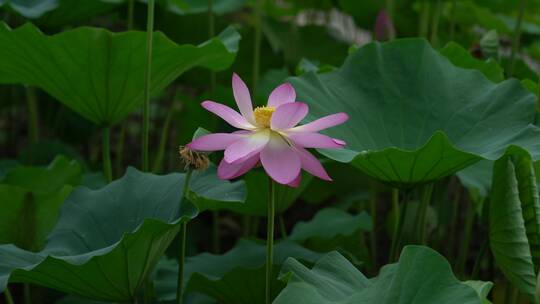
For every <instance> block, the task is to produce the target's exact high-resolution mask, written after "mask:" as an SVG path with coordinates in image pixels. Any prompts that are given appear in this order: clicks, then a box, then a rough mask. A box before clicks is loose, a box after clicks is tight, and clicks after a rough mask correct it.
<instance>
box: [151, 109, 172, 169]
mask: <svg viewBox="0 0 540 304" xmlns="http://www.w3.org/2000/svg"><path fill="white" fill-rule="evenodd" d="M173 113H174V111H172V110H169V111H168V113H167V116H166V117H165V122H164V123H163V129H161V135H160V137H159V146H158V152H157V153H156V156H155V158H154V164H153V165H152V172H154V173H159V172H160V171H161V169H162V168H163V159H164V156H165V149H166V148H167V142H168V139H169V130H170V129H171V120H172V116H173Z"/></svg>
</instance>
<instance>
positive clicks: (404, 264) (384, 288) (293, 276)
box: [273, 246, 482, 304]
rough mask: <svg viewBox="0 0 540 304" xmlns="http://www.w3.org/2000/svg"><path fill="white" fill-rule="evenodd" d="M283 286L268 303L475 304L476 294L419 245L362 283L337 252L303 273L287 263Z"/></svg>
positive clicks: (301, 268) (301, 267)
mask: <svg viewBox="0 0 540 304" xmlns="http://www.w3.org/2000/svg"><path fill="white" fill-rule="evenodd" d="M282 278H283V279H285V280H287V281H288V283H287V287H286V288H285V289H284V290H283V291H282V292H281V294H280V295H279V296H278V297H277V298H276V299H275V300H274V302H273V303H274V304H289V303H290V304H295V303H304V304H311V303H313V304H325V303H328V304H330V303H332V304H349V303H350V304H353V303H378V304H386V303H388V304H395V303H407V304H431V303H438V304H454V303H460V304H481V303H482V301H481V298H480V296H479V294H477V292H476V291H475V289H473V288H472V287H470V286H469V285H468V284H466V283H464V282H460V281H458V280H457V279H456V277H455V276H454V275H453V273H452V269H451V268H450V265H449V264H448V262H447V261H446V260H445V259H444V257H443V256H441V255H440V254H438V253H437V252H435V251H433V250H431V249H429V248H427V247H421V246H406V247H405V248H404V249H403V252H402V253H401V257H400V259H399V262H398V263H395V264H389V265H386V266H384V267H383V268H382V269H381V272H380V274H379V276H378V277H376V278H374V279H371V280H369V279H367V278H366V277H365V276H364V275H363V274H362V273H361V272H360V271H359V270H358V269H357V268H356V267H354V266H353V265H352V264H351V263H350V262H349V261H348V260H347V259H345V258H344V257H343V256H341V255H340V254H339V253H337V252H331V253H329V254H327V255H326V256H324V257H323V258H322V259H321V260H319V261H318V262H317V264H316V265H315V266H314V267H313V268H312V269H309V268H307V267H305V266H304V265H302V264H301V263H299V262H298V261H296V260H295V259H293V258H290V259H288V260H287V262H286V263H285V265H284V266H283V269H282Z"/></svg>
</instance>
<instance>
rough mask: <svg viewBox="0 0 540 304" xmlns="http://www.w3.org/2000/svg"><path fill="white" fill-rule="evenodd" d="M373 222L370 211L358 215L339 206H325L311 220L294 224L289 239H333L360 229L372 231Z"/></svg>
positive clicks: (349, 234)
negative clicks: (338, 207)
mask: <svg viewBox="0 0 540 304" xmlns="http://www.w3.org/2000/svg"><path fill="white" fill-rule="evenodd" d="M372 228H373V223H372V221H371V217H370V216H369V214H368V213H366V212H362V213H359V214H356V215H353V214H350V213H347V212H346V211H343V210H340V209H337V208H325V209H322V210H320V211H319V212H317V214H315V216H314V217H313V219H311V221H309V222H299V223H298V224H296V226H294V228H293V230H292V232H291V235H289V239H291V240H294V241H304V240H308V239H310V238H321V239H325V240H331V239H333V238H336V237H338V236H351V235H354V234H355V233H356V232H358V231H360V230H361V231H371V229H372Z"/></svg>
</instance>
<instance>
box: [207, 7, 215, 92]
mask: <svg viewBox="0 0 540 304" xmlns="http://www.w3.org/2000/svg"><path fill="white" fill-rule="evenodd" d="M213 7H214V0H208V38H209V39H212V38H213V37H214V36H215V35H216V30H215V25H214V23H215V22H214V11H213ZM215 89H216V72H214V71H210V92H214V90H215Z"/></svg>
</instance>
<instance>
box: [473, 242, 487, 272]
mask: <svg viewBox="0 0 540 304" xmlns="http://www.w3.org/2000/svg"><path fill="white" fill-rule="evenodd" d="M488 246H489V238H487V237H486V238H485V240H484V241H483V242H482V246H481V247H480V251H479V252H478V254H477V255H476V259H475V260H474V266H473V269H472V273H471V279H473V280H474V279H477V278H478V274H479V273H480V266H481V265H482V260H483V259H484V256H485V255H486V252H487V249H488Z"/></svg>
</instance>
